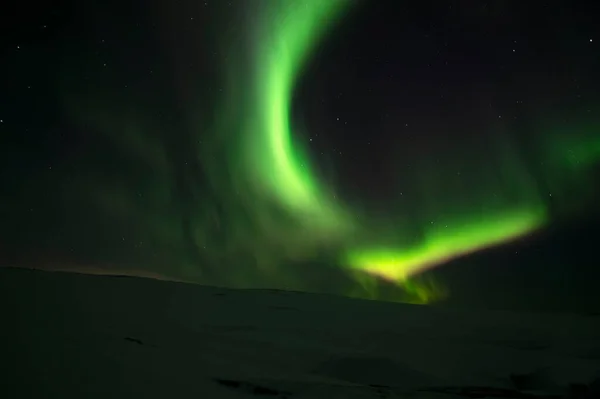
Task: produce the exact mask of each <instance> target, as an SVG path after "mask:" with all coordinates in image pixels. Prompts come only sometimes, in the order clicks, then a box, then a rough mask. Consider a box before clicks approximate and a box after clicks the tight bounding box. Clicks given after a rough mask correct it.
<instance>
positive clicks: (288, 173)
mask: <svg viewBox="0 0 600 399" xmlns="http://www.w3.org/2000/svg"><path fill="white" fill-rule="evenodd" d="M271 4H273V2H272V3H271ZM276 4H277V5H275V6H271V7H272V8H271V9H270V10H269V12H268V13H265V14H264V16H265V20H261V24H260V25H259V28H258V31H259V35H258V38H260V39H258V38H257V40H256V43H259V44H257V45H256V48H255V51H256V53H255V54H256V59H255V61H256V63H257V64H256V66H255V72H256V73H255V75H254V78H255V82H254V83H255V85H256V86H255V90H256V91H255V93H256V95H257V101H256V102H255V103H254V104H251V105H250V106H249V107H248V110H249V111H250V112H251V113H250V117H249V118H248V119H247V120H248V125H246V126H245V127H244V132H246V134H247V135H246V138H247V140H248V142H245V143H244V145H243V146H242V149H243V150H244V151H246V154H245V155H246V160H247V164H246V166H247V167H248V170H249V171H251V173H253V175H252V179H253V180H254V181H256V182H257V183H258V184H260V185H261V189H262V190H264V191H265V192H268V193H269V194H270V195H271V196H272V197H273V199H274V200H276V201H277V202H278V203H279V204H280V205H281V206H282V207H284V208H285V209H286V210H287V211H288V212H290V213H291V214H292V215H294V217H295V218H296V219H297V220H298V221H299V222H301V223H302V228H303V229H307V230H309V231H311V232H313V234H317V235H318V236H319V237H332V236H335V237H343V238H344V239H346V240H348V242H352V241H354V238H353V237H356V236H357V235H358V236H360V235H361V231H362V229H363V228H364V226H360V223H358V222H357V219H353V215H352V213H351V212H350V211H348V210H345V209H344V207H343V205H342V204H340V203H338V202H337V201H336V199H334V196H333V195H332V194H331V193H328V192H327V191H324V190H323V189H322V188H321V187H320V186H319V184H318V181H317V179H316V178H315V177H314V175H313V174H312V173H311V172H310V170H309V166H308V160H307V159H306V158H305V157H303V156H302V154H301V153H300V152H299V151H298V150H297V148H296V146H295V145H294V144H293V132H292V127H291V126H290V108H291V99H292V93H293V89H294V81H295V78H296V77H297V76H298V73H299V71H300V68H301V67H302V65H303V63H304V62H305V61H306V60H307V57H308V56H309V55H310V50H311V49H312V48H313V47H314V46H315V45H316V44H317V41H318V39H319V38H320V37H321V35H322V34H323V33H325V32H326V30H327V29H328V28H331V24H332V23H333V22H334V21H336V20H337V19H338V18H339V17H340V16H341V15H342V13H343V12H344V11H345V10H344V9H345V8H346V7H347V6H348V5H349V4H350V3H349V2H347V1H319V0H307V1H291V2H276ZM438 216H442V217H443V215H438ZM544 218H545V214H544V209H543V205H542V203H541V201H539V200H538V198H535V196H534V199H533V200H532V201H531V202H530V203H526V204H519V206H517V207H514V208H512V207H507V209H501V210H499V211H497V212H494V213H493V214H487V215H485V216H484V217H481V216H477V215H465V216H461V217H454V216H452V217H449V218H445V219H446V221H445V222H444V223H438V224H439V225H441V226H442V227H440V228H437V226H434V227H432V228H431V229H429V230H428V231H427V232H426V235H425V237H423V239H422V240H421V242H419V243H417V244H415V245H412V246H411V247H403V246H402V243H398V244H399V245H397V246H396V245H394V243H385V244H383V245H381V246H377V245H376V246H374V247H373V246H371V245H364V246H362V245H360V244H358V245H357V246H356V247H353V246H349V247H348V248H346V250H345V251H343V254H342V257H341V264H342V265H344V266H347V267H351V268H354V269H360V270H363V271H366V272H369V273H372V274H374V275H379V276H382V277H384V278H386V279H390V280H394V281H397V282H399V283H400V282H402V281H404V280H406V279H407V278H408V277H410V276H411V275H414V274H417V273H419V272H420V271H422V270H423V269H424V268H426V267H429V266H433V265H436V264H439V263H441V262H443V261H446V260H448V259H450V258H453V257H456V256H459V255H461V254H465V253H468V252H472V251H475V250H477V249H480V248H483V247H487V246H490V245H493V244H498V243H501V242H503V241H506V240H510V239H513V238H515V237H518V236H520V235H523V234H526V233H529V232H531V231H532V230H534V229H536V228H538V227H540V226H541V225H542V224H543V223H544ZM439 219H440V218H439V217H438V220H439ZM442 219H443V218H442ZM399 228H401V227H399ZM367 235H369V234H368V233H367Z"/></svg>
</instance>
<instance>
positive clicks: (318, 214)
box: [69, 0, 600, 303]
mask: <svg viewBox="0 0 600 399" xmlns="http://www.w3.org/2000/svg"><path fill="white" fill-rule="evenodd" d="M252 4H253V7H252V10H248V13H247V14H246V15H245V16H244V18H245V19H244V22H245V23H246V24H247V26H243V27H242V31H243V32H244V33H243V34H242V35H243V40H240V37H234V38H231V40H230V43H228V45H229V46H228V47H227V49H228V53H227V54H228V57H227V58H226V60H224V61H223V63H224V65H223V66H224V70H225V71H226V73H227V80H226V84H225V86H224V90H223V93H222V97H221V98H220V100H219V101H218V102H217V104H216V105H217V106H216V108H215V110H216V114H215V115H216V118H215V120H214V121H213V122H212V124H211V127H210V132H211V134H210V135H208V137H207V135H206V134H204V133H203V136H202V140H201V141H202V144H201V145H200V146H199V147H198V148H195V149H192V151H196V154H197V157H198V160H199V162H200V163H201V164H202V166H203V168H204V170H205V174H206V176H207V177H208V180H209V184H210V185H211V192H212V194H211V195H212V197H210V198H209V199H206V198H208V197H207V196H203V197H202V200H201V201H200V202H202V201H204V202H202V203H200V202H199V203H198V204H196V206H195V207H193V210H192V211H190V215H188V217H187V219H188V222H189V225H190V226H191V228H190V230H191V233H190V235H191V236H193V239H192V240H193V241H194V242H195V244H194V245H195V246H196V247H197V248H199V249H200V251H203V255H202V256H203V259H205V260H208V262H207V263H210V264H216V265H219V268H220V269H223V270H225V269H227V268H228V266H232V265H233V266H232V267H231V269H228V270H229V271H228V272H226V273H225V274H227V276H226V277H227V279H226V280H227V281H226V283H227V284H229V285H233V286H244V285H248V284H249V281H262V280H261V279H260V277H259V278H257V275H258V276H262V277H264V281H271V283H273V282H275V283H276V285H278V286H279V287H288V286H293V287H296V288H298V287H299V286H298V284H288V283H290V282H294V280H295V279H297V278H298V276H301V272H299V271H298V270H295V271H292V270H290V269H289V268H286V267H285V266H283V265H286V264H288V263H290V262H299V263H300V264H301V263H302V262H305V261H307V262H310V261H312V260H314V259H322V258H323V254H325V257H327V259H335V262H336V263H337V264H338V266H339V268H341V270H344V272H345V273H346V274H348V275H349V276H351V277H352V279H353V280H354V281H355V282H356V285H357V286H360V287H362V288H361V290H362V291H361V292H359V293H350V294H351V295H359V296H363V297H371V298H377V297H378V294H377V292H376V291H375V288H374V287H375V285H376V284H375V283H374V282H375V281H376V279H380V278H383V279H385V280H386V281H388V282H392V283H395V284H397V285H398V286H401V287H403V289H404V291H405V292H407V293H408V294H409V296H410V297H411V298H409V299H406V298H404V299H403V300H410V301H412V302H419V303H427V302H431V301H433V300H435V299H439V298H440V297H441V296H443V295H444V294H445V292H444V290H441V289H438V288H436V287H435V286H432V285H427V284H425V283H423V284H425V285H421V284H420V283H419V278H416V279H415V278H413V277H416V276H418V275H420V274H421V273H422V272H423V271H425V270H427V269H429V268H432V267H435V266H438V265H441V264H443V263H444V262H447V261H449V260H451V259H453V258H457V257H459V256H462V255H465V254H468V253H472V252H476V251H479V250H482V249H484V248H487V247H490V246H494V245H500V244H502V243H505V242H508V241H511V240H514V239H516V238H518V237H522V236H525V235H528V234H530V233H532V232H534V231H537V230H539V229H541V228H543V227H545V226H546V225H547V224H548V223H549V222H550V221H551V220H552V219H553V218H554V217H555V216H556V214H559V215H560V214H561V213H562V214H565V213H568V212H570V211H571V210H572V209H574V208H577V206H578V201H579V200H581V202H582V203H583V202H585V201H584V200H582V198H583V197H584V196H585V193H586V192H587V191H586V187H587V186H588V183H589V182H588V181H587V180H589V178H586V170H587V169H588V168H589V167H590V166H591V165H592V164H593V163H595V162H596V161H597V159H598V157H599V155H600V152H599V151H598V148H600V146H599V145H598V144H599V143H600V141H599V140H598V139H597V137H598V135H593V134H592V135H590V133H589V132H590V131H593V130H595V126H591V125H590V126H587V127H585V128H583V129H579V130H581V131H582V132H583V133H582V134H580V135H569V136H567V135H564V134H563V132H562V130H567V131H568V130H569V129H556V128H555V125H553V124H552V122H548V121H545V122H546V123H550V125H551V126H553V127H554V130H555V131H556V133H555V134H549V135H547V136H545V137H550V138H544V139H543V140H540V142H539V143H537V145H538V147H539V154H537V156H539V157H541V158H542V160H543V163H544V164H545V165H547V166H546V167H545V168H544V169H545V170H543V171H542V172H543V173H542V174H543V176H540V173H539V172H540V171H539V170H538V174H537V175H536V174H534V173H532V172H531V170H530V168H528V167H527V165H528V164H527V163H526V161H525V160H523V156H519V155H518V154H519V152H518V151H516V150H515V147H514V146H513V145H511V144H510V142H509V141H506V140H502V139H499V140H497V142H493V143H492V144H491V146H490V145H488V148H489V149H490V150H489V151H488V153H485V154H483V153H482V154H477V153H476V154H473V156H469V157H460V156H459V155H455V153H456V151H454V152H453V151H450V150H447V149H438V150H436V149H435V148H432V149H431V154H428V155H431V156H430V158H431V159H434V158H435V159H437V160H439V159H442V162H445V163H446V166H452V167H448V168H443V167H440V165H439V164H435V163H432V162H429V160H428V159H425V158H429V156H428V157H422V158H423V159H419V160H417V164H416V165H415V168H414V170H415V174H414V176H413V178H412V180H411V181H410V184H412V186H411V188H412V190H411V191H412V192H413V193H414V195H415V196H417V197H418V204H419V205H418V206H419V207H418V212H414V207H413V211H410V210H408V209H406V208H405V206H404V205H403V203H402V202H398V203H397V204H392V206H391V207H390V209H383V210H381V209H377V210H369V209H368V208H367V209H360V210H359V209H357V208H358V207H357V206H356V205H350V203H346V202H345V201H344V200H343V199H342V198H340V197H339V195H337V193H336V191H335V189H334V188H333V185H332V184H329V183H328V182H327V179H325V178H322V177H320V176H319V173H318V172H319V171H318V170H316V169H315V168H312V167H311V163H312V162H311V159H310V152H309V151H307V150H306V148H304V147H303V145H301V143H300V140H299V137H300V135H299V134H298V133H299V132H298V131H295V128H294V126H293V125H294V123H293V118H292V115H291V114H292V112H291V109H292V103H293V97H294V90H295V86H296V84H297V83H298V79H299V78H300V77H301V74H302V71H303V68H304V67H306V65H307V63H308V62H310V58H311V55H312V54H314V50H316V48H317V46H318V44H319V42H320V40H321V39H323V38H324V37H325V35H326V34H327V33H328V32H329V31H331V30H332V29H334V27H335V25H336V24H338V23H340V22H342V21H341V20H342V19H343V17H344V16H346V15H347V14H348V13H350V12H352V11H353V10H351V8H353V7H361V3H358V2H356V3H355V2H350V1H345V0H326V1H324V0H286V1H272V0H269V1H258V0H257V1H256V2H252ZM238 33H239V32H238ZM69 105H70V109H71V110H72V111H74V115H76V116H78V117H81V115H82V114H87V115H88V119H89V118H90V117H91V118H93V119H94V123H96V124H99V123H100V121H104V125H103V127H104V128H102V126H101V129H102V130H104V131H110V130H112V133H109V134H112V135H113V136H114V137H113V139H115V140H119V141H121V142H124V141H127V143H128V144H127V143H126V145H129V146H130V147H131V146H133V147H138V148H137V149H138V153H140V152H143V153H144V154H146V155H145V158H144V159H146V160H150V161H151V163H152V165H153V170H155V171H159V173H158V174H155V177H154V178H153V180H152V182H151V183H148V186H149V187H150V188H149V189H147V190H146V191H147V195H146V197H145V200H146V201H147V202H148V203H149V202H150V201H151V198H154V201H155V203H156V205H155V207H156V209H161V210H162V211H161V212H151V211H147V214H145V216H142V217H141V219H143V220H144V223H145V224H146V225H148V228H147V231H148V232H149V233H148V234H149V235H154V238H153V239H154V241H155V242H162V243H165V242H168V241H169V242H171V243H174V242H180V241H183V240H184V239H183V238H182V235H181V233H180V232H179V230H178V229H179V228H180V225H177V224H176V223H173V222H172V221H169V223H170V224H167V223H166V222H165V221H164V220H162V221H159V220H158V219H159V218H161V217H164V218H167V219H168V218H171V219H175V217H174V216H173V215H174V214H175V213H176V212H175V211H174V210H173V208H169V205H168V201H167V197H168V194H167V192H168V190H169V189H168V188H167V187H170V186H169V185H170V184H172V183H171V182H170V180H172V179H171V178H170V177H169V176H170V172H169V168H171V167H170V166H168V162H167V161H166V159H167V158H168V156H167V155H165V154H166V153H167V150H166V149H165V148H164V147H165V145H164V143H163V144H161V143H160V141H159V140H155V139H152V138H151V132H149V130H151V129H143V128H142V127H139V126H138V127H136V128H135V129H134V128H130V129H129V130H128V132H127V133H123V134H120V133H119V131H117V129H115V128H114V125H115V124H116V123H119V122H115V123H113V124H112V125H113V126H107V125H106V123H107V122H106V115H103V116H100V115H98V113H99V112H100V111H98V110H99V109H100V108H101V107H99V106H90V107H87V109H86V110H83V109H82V108H81V107H82V106H81V101H79V102H77V101H72V99H71V101H69ZM113 119H114V118H113ZM121 119H122V118H121ZM137 119H139V118H137ZM88 125H89V123H88ZM192 125H194V123H192ZM123 129H124V128H123ZM123 129H121V131H123ZM200 129H203V131H206V129H205V128H200V127H198V126H196V128H195V130H200ZM546 130H548V129H546ZM550 130H552V129H550ZM144 131H146V132H144ZM596 131H597V130H596ZM142 136H145V138H143V139H142V138H141V137H142ZM564 137H569V139H568V140H567V139H565V138H564ZM590 137H591V138H590ZM594 137H596V138H595V139H594ZM484 140H493V139H490V138H489V137H488V138H487V139H486V138H484ZM198 141H199V142H200V140H198ZM142 146H144V147H145V150H140V148H139V147H142ZM436 151H437V152H436ZM150 154H153V155H150ZM402 156H403V155H402V154H398V158H402ZM444 169H446V170H448V171H450V170H454V171H455V170H457V169H460V170H463V171H464V174H463V175H462V176H461V179H463V180H461V181H457V180H456V176H455V174H456V173H454V176H452V175H449V174H448V173H451V172H445V171H444ZM588 177H589V176H588ZM464 181H467V182H468V183H464ZM540 181H543V183H544V184H543V185H540V184H539V182H540ZM159 182H160V183H159ZM390 184H391V185H394V184H395V182H390ZM540 187H543V189H541V188H540ZM548 190H551V192H549V191H548ZM116 191H117V190H114V189H113V190H112V193H113V194H111V195H108V196H107V195H106V194H103V195H102V196H101V195H98V194H97V195H95V196H94V197H95V199H96V200H97V199H98V198H107V197H110V199H109V200H106V203H107V204H108V205H106V204H105V207H106V208H110V209H111V210H114V209H123V214H124V215H125V214H126V213H127V214H128V215H131V214H132V212H131V211H127V209H128V208H131V207H129V206H127V205H125V202H126V201H125V199H123V200H121V199H119V200H118V201H120V202H117V199H115V198H117V197H118V198H120V196H118V195H116V194H114V193H116ZM198 191H200V190H198ZM202 192H204V191H202ZM96 193H98V192H97V191H96ZM549 195H551V196H552V202H551V204H552V205H550V202H549V198H548V197H549ZM574 198H575V199H574ZM413 201H414V200H413ZM165 209H171V210H169V211H166V210H165ZM168 212H171V215H170V216H157V215H166V214H167V213H168ZM411 212H412V215H409V213H411ZM415 213H418V215H415ZM382 214H384V215H386V217H385V222H382V220H381V219H382V218H381V215H382ZM155 219H156V222H154V221H153V220H155ZM153 223H154V224H153ZM167 225H168V226H169V227H168V228H166V227H165V226H167ZM415 232H417V233H415ZM168 245H171V244H167V245H166V246H168ZM171 247H173V245H171ZM240 259H244V261H240ZM252 262H253V263H252ZM245 263H248V264H253V265H254V270H253V271H251V270H250V269H253V267H250V266H248V268H245V267H244V268H242V267H241V266H235V265H238V264H245ZM242 269H243V270H242ZM294 273H296V274H294ZM269 278H270V279H271V280H269ZM250 284H252V283H250ZM359 291H360V290H359Z"/></svg>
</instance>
